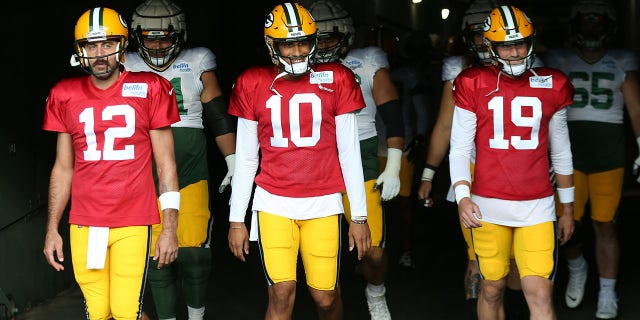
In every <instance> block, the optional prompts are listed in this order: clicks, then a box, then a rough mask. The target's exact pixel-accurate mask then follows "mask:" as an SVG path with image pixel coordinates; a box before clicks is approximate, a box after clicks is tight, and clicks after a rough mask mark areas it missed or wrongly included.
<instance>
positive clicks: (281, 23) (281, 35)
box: [264, 2, 318, 75]
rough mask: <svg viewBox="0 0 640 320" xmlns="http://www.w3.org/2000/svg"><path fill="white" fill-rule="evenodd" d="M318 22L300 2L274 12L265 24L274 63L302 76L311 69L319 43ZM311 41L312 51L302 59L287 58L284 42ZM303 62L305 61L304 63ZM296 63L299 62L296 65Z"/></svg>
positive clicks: (266, 38) (283, 6)
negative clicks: (281, 44)
mask: <svg viewBox="0 0 640 320" xmlns="http://www.w3.org/2000/svg"><path fill="white" fill-rule="evenodd" d="M317 31H318V29H317V27H316V23H315V21H314V20H313V18H312V17H311V14H309V11H307V9H305V8H304V7H303V6H301V5H300V4H298V3H295V2H285V3H282V4H279V5H277V6H275V8H273V10H271V12H270V13H269V14H268V15H267V18H266V19H265V21H264V41H265V44H266V45H267V49H268V50H269V55H270V56H271V62H273V64H275V65H276V66H278V68H280V69H282V70H284V71H285V72H287V73H290V74H294V75H299V74H303V73H305V72H307V71H309V69H310V68H311V66H310V62H309V60H310V58H311V57H312V56H313V55H314V53H315V51H316V48H317V44H318V38H317ZM301 41H308V42H309V43H310V47H311V50H310V51H309V53H308V54H305V55H304V56H301V57H292V56H283V55H282V54H281V53H280V46H279V44H280V43H285V42H301ZM300 60H301V61H300ZM292 61H295V62H293V63H292Z"/></svg>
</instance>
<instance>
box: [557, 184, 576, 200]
mask: <svg viewBox="0 0 640 320" xmlns="http://www.w3.org/2000/svg"><path fill="white" fill-rule="evenodd" d="M575 189H576V187H569V188H557V189H556V190H558V200H560V203H571V202H573V200H574V193H575V192H574V190H575Z"/></svg>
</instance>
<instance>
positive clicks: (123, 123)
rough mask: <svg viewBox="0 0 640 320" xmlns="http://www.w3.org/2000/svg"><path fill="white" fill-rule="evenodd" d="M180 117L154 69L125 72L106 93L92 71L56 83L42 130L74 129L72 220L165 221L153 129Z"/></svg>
mask: <svg viewBox="0 0 640 320" xmlns="http://www.w3.org/2000/svg"><path fill="white" fill-rule="evenodd" d="M177 121H180V116H179V115H178V107H177V103H176V98H175V95H174V94H173V88H172V86H171V84H170V83H169V82H168V81H167V80H165V79H164V78H162V77H160V76H158V75H156V74H153V73H151V72H128V71H126V70H125V71H123V72H122V74H121V75H120V77H119V78H118V80H117V82H116V83H114V84H113V85H112V86H111V87H110V88H108V89H107V90H100V89H97V88H96V87H95V86H94V85H93V83H92V82H91V78H90V77H88V76H86V77H77V78H70V79H65V80H62V81H60V82H59V83H58V84H56V85H55V86H54V87H53V88H52V89H51V92H50V93H49V97H48V98H47V106H46V111H45V115H44V122H43V125H42V128H43V129H44V130H47V131H54V132H62V133H68V134H70V135H71V138H72V140H73V149H74V151H75V163H74V173H73V183H72V188H71V211H70V213H69V223H72V224H78V225H86V226H105V227H121V226H136V225H151V224H155V223H159V222H160V217H159V215H158V205H157V200H156V192H155V190H156V189H155V185H154V181H153V175H152V153H153V150H152V148H151V140H150V136H149V130H153V129H158V128H162V127H166V126H169V125H171V124H172V123H174V122H177Z"/></svg>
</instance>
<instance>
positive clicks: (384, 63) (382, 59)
mask: <svg viewBox="0 0 640 320" xmlns="http://www.w3.org/2000/svg"><path fill="white" fill-rule="evenodd" d="M369 48H370V49H369V52H368V54H367V57H366V59H367V60H368V62H369V63H370V65H371V66H372V68H373V70H376V71H377V70H378V69H382V68H387V69H389V59H388V58H387V54H386V53H385V52H384V50H382V48H379V47H369Z"/></svg>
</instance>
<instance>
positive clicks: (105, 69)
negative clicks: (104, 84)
mask: <svg viewBox="0 0 640 320" xmlns="http://www.w3.org/2000/svg"><path fill="white" fill-rule="evenodd" d="M116 70H118V67H117V65H116V66H113V65H112V64H111V63H110V62H109V59H101V58H98V59H96V61H94V62H93V63H92V64H91V71H92V73H93V75H94V76H95V77H96V78H98V79H100V80H106V79H109V78H111V76H112V75H113V73H114V72H115V71H116Z"/></svg>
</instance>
